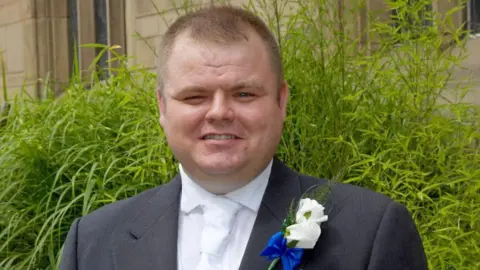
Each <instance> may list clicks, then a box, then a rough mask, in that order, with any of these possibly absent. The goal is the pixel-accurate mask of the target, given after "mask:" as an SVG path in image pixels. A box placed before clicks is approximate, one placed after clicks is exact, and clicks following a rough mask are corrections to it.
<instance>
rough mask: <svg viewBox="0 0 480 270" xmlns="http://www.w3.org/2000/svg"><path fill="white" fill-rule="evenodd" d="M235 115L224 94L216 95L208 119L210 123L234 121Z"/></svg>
mask: <svg viewBox="0 0 480 270" xmlns="http://www.w3.org/2000/svg"><path fill="white" fill-rule="evenodd" d="M233 117H234V113H233V110H232V107H231V104H230V102H229V100H228V98H227V96H226V95H225V94H224V93H221V94H220V93H219V94H216V95H214V97H213V100H212V102H211V103H210V108H209V110H208V112H207V115H206V118H207V120H209V121H218V120H223V121H225V120H232V119H233Z"/></svg>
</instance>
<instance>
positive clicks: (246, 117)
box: [158, 33, 288, 181]
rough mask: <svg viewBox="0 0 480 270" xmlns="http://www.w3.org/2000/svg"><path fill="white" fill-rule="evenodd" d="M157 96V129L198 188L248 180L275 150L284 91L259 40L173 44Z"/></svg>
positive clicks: (251, 36)
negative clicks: (200, 183) (199, 184)
mask: <svg viewBox="0 0 480 270" xmlns="http://www.w3.org/2000/svg"><path fill="white" fill-rule="evenodd" d="M164 77H165V87H164V91H163V95H160V94H158V104H159V109H160V124H161V125H162V127H163V129H164V131H165V134H166V136H167V141H168V143H169V145H170V147H171V149H172V151H173V153H174V154H175V156H176V157H177V159H178V160H179V161H180V163H181V164H182V166H183V167H184V168H185V170H186V171H187V172H189V173H190V174H191V175H192V176H193V177H195V178H196V179H197V180H200V181H209V180H218V179H220V180H222V181H250V180H251V178H253V177H255V176H256V175H257V174H258V173H260V171H261V170H262V169H263V168H264V167H265V166H266V165H267V163H268V162H269V161H270V159H271V158H272V157H273V155H274V154H275V151H276V147H277V145H278V143H279V142H280V137H281V134H282V126H283V121H284V119H285V114H286V101H287V95H288V89H287V86H286V84H285V83H283V84H282V85H281V89H280V90H278V89H279V87H278V83H277V79H276V76H275V74H274V73H273V72H272V68H271V65H270V61H269V57H268V54H267V51H266V50H265V47H264V45H263V43H262V41H261V39H260V37H258V36H257V35H254V34H253V33H250V34H249V35H248V41H247V40H243V41H239V42H233V43H231V44H228V45H219V44H207V43H202V42H198V41H194V40H192V39H190V38H189V37H188V36H187V35H181V36H179V37H178V38H177V41H176V42H175V45H174V47H173V49H172V53H171V55H170V58H169V61H168V62H167V70H166V71H165V75H164Z"/></svg>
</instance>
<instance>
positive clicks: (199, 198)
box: [179, 159, 273, 213]
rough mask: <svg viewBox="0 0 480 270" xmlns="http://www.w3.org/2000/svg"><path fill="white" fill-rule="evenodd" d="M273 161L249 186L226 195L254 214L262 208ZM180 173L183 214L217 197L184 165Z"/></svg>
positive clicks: (180, 167) (180, 168)
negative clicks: (201, 184) (193, 178)
mask: <svg viewBox="0 0 480 270" xmlns="http://www.w3.org/2000/svg"><path fill="white" fill-rule="evenodd" d="M272 163H273V159H272V160H271V161H270V163H268V165H267V166H266V167H265V169H264V170H263V171H262V172H261V173H260V174H259V175H258V176H257V177H255V178H254V179H253V180H252V181H251V182H250V183H248V184H247V185H245V186H243V187H241V188H239V189H237V190H234V191H232V192H230V193H227V194H225V197H228V198H230V199H232V200H234V201H236V202H238V203H240V204H241V205H243V206H245V207H248V208H249V209H251V210H252V211H254V212H257V211H258V209H259V208H260V204H261V202H262V199H263V194H264V193H265V189H266V188H267V184H268V179H269V178H270V173H271V170H272ZM179 172H180V176H181V181H182V194H181V200H180V208H181V211H182V212H185V213H189V212H191V211H192V210H194V209H195V208H197V207H198V206H200V205H202V204H203V203H204V202H205V200H208V199H209V198H211V197H215V196H216V195H215V194H212V193H210V192H208V191H207V190H205V189H203V188H202V187H201V186H199V185H198V184H197V183H195V181H193V180H192V179H191V178H190V177H189V176H188V175H187V173H186V172H185V170H184V169H183V167H182V165H181V164H180V165H179Z"/></svg>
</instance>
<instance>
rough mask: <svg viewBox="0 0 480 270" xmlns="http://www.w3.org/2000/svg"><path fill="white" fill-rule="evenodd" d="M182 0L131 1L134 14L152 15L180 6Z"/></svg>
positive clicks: (194, 0) (138, 15) (197, 1)
mask: <svg viewBox="0 0 480 270" xmlns="http://www.w3.org/2000/svg"><path fill="white" fill-rule="evenodd" d="M183 2H186V1H183V0H136V1H133V4H134V6H135V16H136V17H141V16H145V15H153V14H159V13H163V12H165V11H170V10H175V9H176V8H181V7H182V5H183ZM192 2H194V3H199V2H200V3H201V2H202V1H201V0H193V1H192Z"/></svg>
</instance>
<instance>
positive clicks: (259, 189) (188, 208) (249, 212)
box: [177, 160, 273, 270]
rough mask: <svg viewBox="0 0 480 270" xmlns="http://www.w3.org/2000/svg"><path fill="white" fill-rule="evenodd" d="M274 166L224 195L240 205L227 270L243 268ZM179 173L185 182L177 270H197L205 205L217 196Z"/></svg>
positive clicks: (228, 250)
mask: <svg viewBox="0 0 480 270" xmlns="http://www.w3.org/2000/svg"><path fill="white" fill-rule="evenodd" d="M272 162H273V160H272V161H270V163H269V164H268V166H267V167H266V168H265V169H264V170H263V171H262V172H261V173H260V174H259V175H258V176H257V177H256V178H255V179H254V180H253V181H251V182H250V183H249V184H247V185H245V186H244V187H242V188H240V189H237V190H235V191H233V192H230V193H228V194H226V195H225V196H226V197H228V198H230V199H232V200H234V201H236V202H237V203H239V204H240V205H241V208H240V211H239V212H238V214H237V216H236V217H235V220H234V222H233V225H232V226H233V228H232V231H231V234H230V236H229V240H228V245H227V247H226V250H225V253H224V257H223V261H222V265H223V266H224V267H223V269H225V270H237V269H238V268H239V267H240V263H241V262H242V258H243V254H244V252H245V249H246V247H247V243H248V240H249V238H250V234H251V232H252V229H253V225H254V223H255V219H256V218H257V213H258V209H259V208H260V204H261V202H262V198H263V194H264V193H265V189H266V187H267V184H268V179H269V177H270V172H271V168H272ZM179 171H180V176H181V179H182V194H181V201H180V215H179V228H178V256H177V258H178V270H191V269H195V268H196V267H197V265H198V263H199V261H200V240H201V235H202V230H203V210H202V202H203V201H204V200H206V199H207V198H209V197H211V196H216V195H215V194H212V193H210V192H208V191H207V190H205V189H203V188H202V187H200V186H199V185H198V184H196V183H195V182H194V181H193V180H192V179H191V178H190V177H189V176H188V175H187V174H186V172H185V171H184V170H183V168H182V166H181V165H180V166H179ZM265 244H266V243H265ZM259 256H260V254H259Z"/></svg>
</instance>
